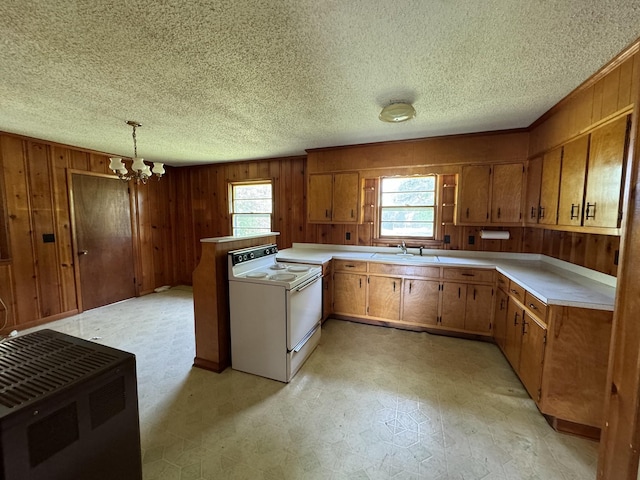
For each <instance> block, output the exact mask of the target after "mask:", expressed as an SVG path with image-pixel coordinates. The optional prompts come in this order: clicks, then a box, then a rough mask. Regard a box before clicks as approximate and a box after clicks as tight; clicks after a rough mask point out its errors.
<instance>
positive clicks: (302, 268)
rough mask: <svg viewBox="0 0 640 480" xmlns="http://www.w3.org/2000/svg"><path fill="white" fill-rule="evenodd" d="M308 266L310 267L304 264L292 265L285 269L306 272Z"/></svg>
mask: <svg viewBox="0 0 640 480" xmlns="http://www.w3.org/2000/svg"><path fill="white" fill-rule="evenodd" d="M309 268H310V267H307V266H306V265H293V266H291V267H289V268H288V269H287V270H289V271H290V272H308V271H309Z"/></svg>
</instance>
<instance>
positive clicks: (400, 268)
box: [369, 262, 440, 278]
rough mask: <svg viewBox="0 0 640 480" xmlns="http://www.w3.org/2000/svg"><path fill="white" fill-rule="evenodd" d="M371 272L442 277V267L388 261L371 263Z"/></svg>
mask: <svg viewBox="0 0 640 480" xmlns="http://www.w3.org/2000/svg"><path fill="white" fill-rule="evenodd" d="M369 273H381V274H388V275H404V276H406V277H427V278H440V267H423V266H414V265H390V264H388V263H373V262H371V263H369Z"/></svg>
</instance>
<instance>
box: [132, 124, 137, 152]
mask: <svg viewBox="0 0 640 480" xmlns="http://www.w3.org/2000/svg"><path fill="white" fill-rule="evenodd" d="M132 127H133V135H132V136H133V157H134V158H136V157H137V156H138V145H137V143H136V125H135V124H134V125H132Z"/></svg>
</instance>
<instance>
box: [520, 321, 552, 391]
mask: <svg viewBox="0 0 640 480" xmlns="http://www.w3.org/2000/svg"><path fill="white" fill-rule="evenodd" d="M522 322H523V323H522V344H521V347H520V365H519V366H518V375H519V376H520V380H522V384H523V385H524V387H525V388H526V389H527V392H529V395H530V396H531V398H533V399H534V400H536V401H538V400H540V395H541V391H540V383H541V380H542V365H543V363H544V349H545V343H546V341H547V327H546V325H545V324H544V322H542V321H541V320H539V319H537V318H536V317H534V316H532V315H530V314H529V312H527V311H525V312H524V317H523V320H522Z"/></svg>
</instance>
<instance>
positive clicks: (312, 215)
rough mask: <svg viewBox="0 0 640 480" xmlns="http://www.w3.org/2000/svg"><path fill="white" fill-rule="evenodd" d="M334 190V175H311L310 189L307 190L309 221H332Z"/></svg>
mask: <svg viewBox="0 0 640 480" xmlns="http://www.w3.org/2000/svg"><path fill="white" fill-rule="evenodd" d="M332 191H333V175H331V174H321V175H309V191H308V192H307V211H308V217H309V223H323V222H330V221H331V198H332Z"/></svg>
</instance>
